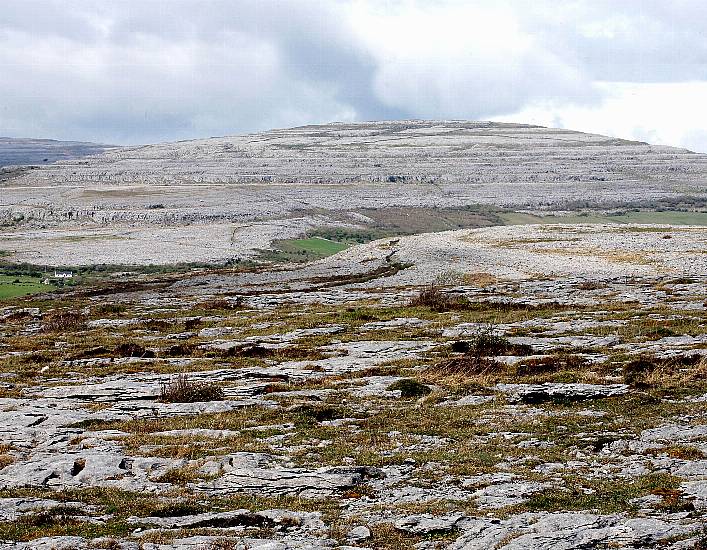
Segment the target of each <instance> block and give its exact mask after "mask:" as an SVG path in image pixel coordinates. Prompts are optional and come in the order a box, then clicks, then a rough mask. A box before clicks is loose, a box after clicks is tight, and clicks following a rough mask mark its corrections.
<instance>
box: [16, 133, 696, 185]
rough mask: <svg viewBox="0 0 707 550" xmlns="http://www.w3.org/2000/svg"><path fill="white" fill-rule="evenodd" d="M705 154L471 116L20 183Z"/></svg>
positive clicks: (430, 169) (112, 158) (112, 160)
mask: <svg viewBox="0 0 707 550" xmlns="http://www.w3.org/2000/svg"><path fill="white" fill-rule="evenodd" d="M705 173H707V155H699V154H695V153H692V152H690V151H687V150H685V149H675V148H671V147H664V146H655V145H649V144H647V143H642V142H635V141H627V140H622V139H615V138H610V137H606V136H600V135H595V134H585V133H581V132H575V131H570V130H560V129H550V128H543V127H539V126H530V125H523V124H504V123H495V122H465V121H395V122H364V123H355V124H352V123H333V124H326V125H313V126H302V127H299V128H290V129H281V130H271V131H268V132H262V133H257V134H249V135H243V136H231V137H219V138H209V139H199V140H192V141H181V142H175V143H162V144H154V145H146V146H139V147H124V148H119V149H115V150H111V151H108V152H105V153H103V154H101V155H97V156H94V157H91V158H88V159H82V160H80V161H73V162H72V161H68V162H64V163H60V164H58V165H55V166H49V167H46V168H45V169H42V170H38V171H34V172H33V173H31V174H25V175H24V176H22V177H20V178H19V179H18V180H16V182H17V183H23V184H53V185H57V184H82V183H101V184H135V183H140V184H150V183H152V184H159V183H169V184H175V183H314V184H319V183H323V184H342V183H343V184H346V183H377V182H382V183H401V182H402V183H437V184H439V183H542V182H560V183H561V182H577V181H595V182H596V181H612V182H616V181H646V180H651V179H653V178H660V179H665V178H670V179H675V180H679V181H681V182H682V183H685V182H686V181H692V180H694V179H695V178H700V179H702V178H704V174H705Z"/></svg>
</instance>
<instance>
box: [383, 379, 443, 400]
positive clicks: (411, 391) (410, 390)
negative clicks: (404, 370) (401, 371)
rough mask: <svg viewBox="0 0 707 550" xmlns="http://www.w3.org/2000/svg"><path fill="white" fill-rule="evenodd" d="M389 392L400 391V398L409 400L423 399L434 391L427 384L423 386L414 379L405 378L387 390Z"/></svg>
mask: <svg viewBox="0 0 707 550" xmlns="http://www.w3.org/2000/svg"><path fill="white" fill-rule="evenodd" d="M386 389H387V390H388V391H400V397H403V398H405V399H409V398H412V397H422V396H423V395H428V394H429V393H430V392H431V391H432V389H431V388H430V387H429V386H426V385H425V384H421V383H420V382H418V381H417V380H413V379H412V378H403V379H402V380H398V381H397V382H393V383H392V384H391V385H390V386H388V387H387V388H386Z"/></svg>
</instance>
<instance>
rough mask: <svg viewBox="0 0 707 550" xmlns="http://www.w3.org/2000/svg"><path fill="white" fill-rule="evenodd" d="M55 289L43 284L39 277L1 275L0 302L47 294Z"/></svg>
mask: <svg viewBox="0 0 707 550" xmlns="http://www.w3.org/2000/svg"><path fill="white" fill-rule="evenodd" d="M54 288H55V287H54V286H53V285H44V284H42V280H41V279H39V278H37V277H27V276H24V275H20V276H16V275H0V300H5V299H7V298H16V297H17V296H25V295H27V294H34V293H36V292H45V291H48V290H52V289H54Z"/></svg>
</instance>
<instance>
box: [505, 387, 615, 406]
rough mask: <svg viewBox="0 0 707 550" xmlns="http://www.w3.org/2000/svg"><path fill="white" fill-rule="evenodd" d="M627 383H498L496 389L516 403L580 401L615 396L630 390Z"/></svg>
mask: <svg viewBox="0 0 707 550" xmlns="http://www.w3.org/2000/svg"><path fill="white" fill-rule="evenodd" d="M628 389H629V387H628V386H627V385H626V384H606V385H604V384H579V383H571V384H564V383H553V382H547V383H544V384H497V385H496V390H497V391H499V392H502V393H505V394H507V395H508V399H509V400H510V401H511V402H515V403H542V402H543V401H552V400H569V401H580V400H584V399H599V398H602V397H613V396H616V395H623V394H625V393H627V392H628Z"/></svg>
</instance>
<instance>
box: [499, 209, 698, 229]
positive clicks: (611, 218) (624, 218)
mask: <svg viewBox="0 0 707 550" xmlns="http://www.w3.org/2000/svg"><path fill="white" fill-rule="evenodd" d="M500 217H501V218H502V219H503V221H504V222H505V223H506V224H507V225H521V224H531V223H656V224H669V225H707V212H679V211H674V210H672V211H670V210H665V211H662V212H648V211H638V212H633V211H632V212H625V213H622V214H616V215H612V214H587V215H583V214H570V215H568V216H535V215H533V214H525V213H523V212H507V213H503V214H500Z"/></svg>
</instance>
